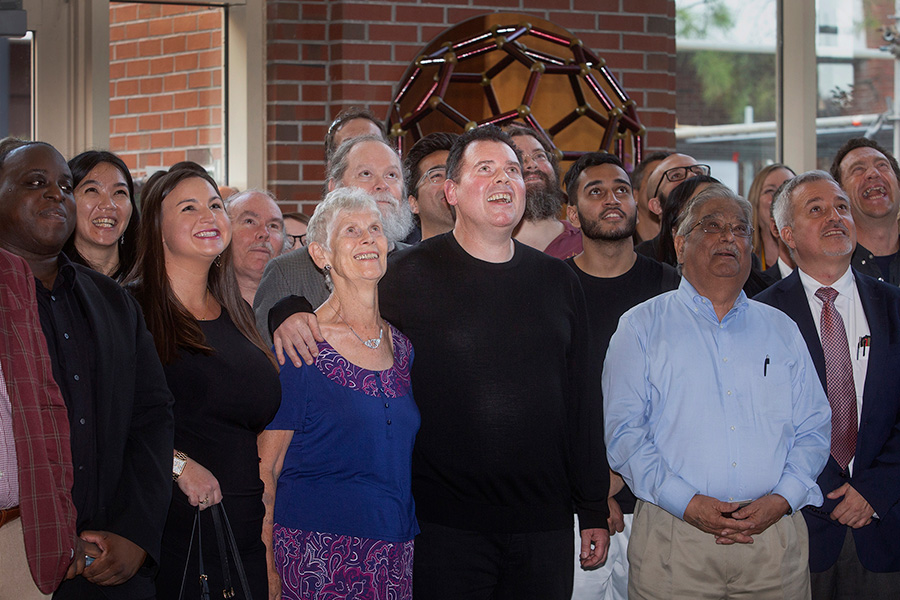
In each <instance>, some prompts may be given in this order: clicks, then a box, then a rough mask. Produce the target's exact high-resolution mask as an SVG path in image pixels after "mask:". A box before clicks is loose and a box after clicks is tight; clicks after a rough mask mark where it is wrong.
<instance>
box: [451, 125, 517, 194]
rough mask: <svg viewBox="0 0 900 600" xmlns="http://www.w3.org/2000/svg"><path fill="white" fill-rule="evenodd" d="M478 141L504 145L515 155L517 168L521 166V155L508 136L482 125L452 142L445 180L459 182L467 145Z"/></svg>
mask: <svg viewBox="0 0 900 600" xmlns="http://www.w3.org/2000/svg"><path fill="white" fill-rule="evenodd" d="M480 141H491V142H500V143H501V144H506V145H507V146H509V147H510V148H511V149H512V151H513V152H514V153H515V154H516V159H518V161H519V166H522V153H521V152H519V149H518V148H516V145H515V144H514V143H513V141H512V138H510V137H509V134H508V133H506V132H504V131H503V130H502V129H500V128H499V127H497V126H496V125H484V126H482V127H475V128H472V129H470V130H469V131H467V132H465V133H463V134H462V135H461V136H459V137H458V138H457V139H456V141H455V142H453V147H452V148H450V155H449V156H448V157H447V179H452V180H453V181H457V182H458V181H459V174H460V170H461V169H462V158H463V154H464V153H465V151H466V148H468V147H469V144H471V143H473V142H480Z"/></svg>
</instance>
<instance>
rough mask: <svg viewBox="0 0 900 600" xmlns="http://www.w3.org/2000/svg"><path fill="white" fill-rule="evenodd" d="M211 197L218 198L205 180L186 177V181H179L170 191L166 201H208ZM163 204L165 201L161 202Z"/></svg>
mask: <svg viewBox="0 0 900 600" xmlns="http://www.w3.org/2000/svg"><path fill="white" fill-rule="evenodd" d="M213 197H216V198H218V194H216V190H215V188H213V186H212V185H210V183H209V182H208V181H207V180H205V179H203V178H202V177H188V178H187V179H183V180H181V181H179V182H178V185H176V186H175V187H174V188H172V191H171V192H169V195H168V196H166V200H168V199H169V198H173V199H175V198H177V199H184V198H193V199H195V200H209V199H210V198H213ZM163 202H165V200H163Z"/></svg>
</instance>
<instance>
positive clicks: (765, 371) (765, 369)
mask: <svg viewBox="0 0 900 600" xmlns="http://www.w3.org/2000/svg"><path fill="white" fill-rule="evenodd" d="M770 362H771V361H770V360H769V355H768V354H766V362H764V363H763V377H765V376H766V375H768V374H769V363H770Z"/></svg>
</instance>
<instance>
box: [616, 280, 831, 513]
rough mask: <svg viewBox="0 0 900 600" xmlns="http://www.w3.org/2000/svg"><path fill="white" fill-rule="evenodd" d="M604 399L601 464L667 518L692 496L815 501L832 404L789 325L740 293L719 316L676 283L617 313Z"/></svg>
mask: <svg viewBox="0 0 900 600" xmlns="http://www.w3.org/2000/svg"><path fill="white" fill-rule="evenodd" d="M603 397H604V399H603V407H604V411H605V419H606V447H607V455H608V457H609V465H610V467H611V468H612V469H613V470H614V471H617V472H618V473H620V474H621V475H622V476H623V477H624V478H625V481H627V482H628V485H629V487H631V489H632V490H633V491H634V494H635V495H636V496H637V497H638V498H641V499H642V500H645V501H647V502H652V503H653V504H656V505H657V506H659V507H661V508H663V509H665V510H666V511H668V512H670V513H672V514H673V515H675V516H676V517H679V518H684V510H685V508H687V505H688V503H689V502H690V500H691V498H693V496H694V495H695V494H703V495H706V496H712V497H714V498H718V499H719V500H723V501H726V502H738V501H746V500H755V499H756V498H759V497H761V496H764V495H766V494H769V493H776V494H780V495H781V496H783V497H784V498H785V499H786V500H787V501H788V503H789V504H790V505H791V508H792V509H793V510H795V511H796V510H798V509H800V508H802V507H803V506H805V505H807V504H811V505H814V506H819V505H821V504H822V492H821V491H820V490H819V487H818V486H817V485H816V477H818V475H819V473H820V472H821V471H822V468H823V467H824V466H825V463H826V461H827V460H828V454H829V452H830V446H831V408H830V407H829V405H828V400H827V398H826V397H825V392H824V391H823V390H822V385H821V383H820V382H819V379H818V376H817V375H816V368H815V366H814V365H813V363H812V359H811V358H810V356H809V351H808V350H807V348H806V343H805V342H804V341H803V338H802V337H801V335H800V331H799V330H798V329H797V326H796V325H795V324H794V322H793V321H792V320H791V319H790V318H789V317H788V316H787V315H785V314H784V313H782V312H781V311H779V310H777V309H775V308H772V307H770V306H766V305H764V304H761V303H759V302H755V301H753V300H748V299H747V296H746V295H745V294H744V292H741V295H740V297H739V298H738V299H737V301H736V302H735V304H734V307H732V309H731V310H730V311H729V312H728V314H726V315H725V317H724V318H723V319H722V321H721V323H720V322H719V320H718V317H717V316H716V313H715V310H714V309H713V306H712V302H710V301H709V300H708V299H707V298H704V297H703V296H701V295H700V294H699V293H698V292H697V290H696V289H694V287H693V286H692V285H691V284H690V283H689V282H688V281H687V279H684V278H683V279H682V280H681V284H680V286H679V288H678V289H677V290H675V291H673V292H669V293H667V294H663V295H661V296H657V297H655V298H653V299H651V300H648V301H647V302H644V303H643V304H639V305H638V306H636V307H634V308H633V309H631V310H630V311H628V312H626V313H625V314H624V315H623V316H622V318H621V319H620V320H619V327H618V329H617V330H616V333H615V334H614V335H613V337H612V339H611V340H610V343H609V350H608V352H607V354H606V362H605V363H604V366H603Z"/></svg>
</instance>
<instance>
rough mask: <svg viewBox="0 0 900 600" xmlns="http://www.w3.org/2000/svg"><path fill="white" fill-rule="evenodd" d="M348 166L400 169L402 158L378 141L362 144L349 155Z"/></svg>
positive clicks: (354, 147) (351, 150) (357, 145)
mask: <svg viewBox="0 0 900 600" xmlns="http://www.w3.org/2000/svg"><path fill="white" fill-rule="evenodd" d="M347 165H348V166H349V167H350V168H353V167H354V166H360V165H369V166H378V167H396V168H398V169H399V168H400V157H399V156H397V153H396V152H394V151H393V150H391V149H390V148H388V147H387V146H385V145H384V144H382V143H381V142H376V141H374V140H373V141H365V142H360V143H358V144H356V145H355V146H353V148H351V149H350V153H349V154H347Z"/></svg>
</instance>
